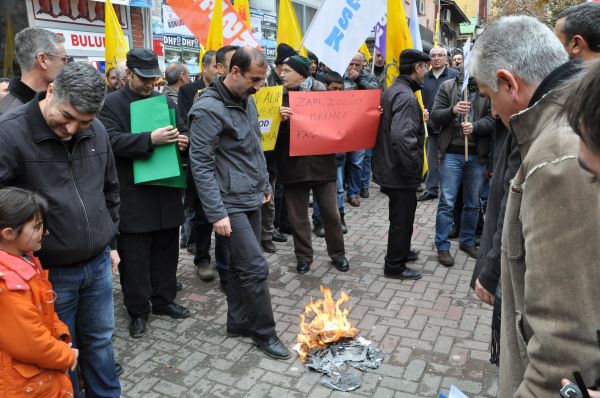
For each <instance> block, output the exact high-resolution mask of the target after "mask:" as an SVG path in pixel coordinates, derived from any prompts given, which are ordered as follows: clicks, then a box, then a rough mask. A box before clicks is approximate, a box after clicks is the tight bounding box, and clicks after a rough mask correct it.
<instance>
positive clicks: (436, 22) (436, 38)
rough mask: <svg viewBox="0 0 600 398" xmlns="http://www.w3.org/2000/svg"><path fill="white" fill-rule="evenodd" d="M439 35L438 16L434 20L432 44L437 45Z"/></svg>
mask: <svg viewBox="0 0 600 398" xmlns="http://www.w3.org/2000/svg"><path fill="white" fill-rule="evenodd" d="M439 36H440V16H439V15H438V17H437V18H436V20H435V33H434V34H433V46H434V47H437V45H438V37H439Z"/></svg>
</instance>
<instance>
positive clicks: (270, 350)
mask: <svg viewBox="0 0 600 398" xmlns="http://www.w3.org/2000/svg"><path fill="white" fill-rule="evenodd" d="M252 341H254V344H256V345H257V346H258V348H260V349H261V350H263V351H264V353H265V354H267V355H268V356H270V357H272V358H275V359H288V358H289V357H291V356H292V354H291V353H290V350H288V349H287V348H286V347H285V346H284V345H283V343H282V342H281V340H279V338H278V337H277V336H275V337H270V338H267V339H261V338H258V337H255V336H252Z"/></svg>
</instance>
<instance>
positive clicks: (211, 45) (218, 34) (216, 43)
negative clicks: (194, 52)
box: [205, 0, 223, 51]
mask: <svg viewBox="0 0 600 398" xmlns="http://www.w3.org/2000/svg"><path fill="white" fill-rule="evenodd" d="M221 47H223V0H217V1H215V8H213V13H212V18H211V19H210V27H209V28H208V38H207V39H206V46H205V48H206V50H207V51H210V50H214V51H217V50H218V49H219V48H221Z"/></svg>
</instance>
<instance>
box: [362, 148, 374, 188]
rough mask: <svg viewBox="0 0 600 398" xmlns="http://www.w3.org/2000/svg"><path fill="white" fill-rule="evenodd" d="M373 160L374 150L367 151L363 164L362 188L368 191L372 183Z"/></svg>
mask: <svg viewBox="0 0 600 398" xmlns="http://www.w3.org/2000/svg"><path fill="white" fill-rule="evenodd" d="M371 159H373V148H369V149H365V157H364V159H363V162H362V171H361V174H360V187H361V188H364V189H366V190H367V191H368V190H369V183H370V182H371Z"/></svg>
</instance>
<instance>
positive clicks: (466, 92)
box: [463, 88, 469, 162]
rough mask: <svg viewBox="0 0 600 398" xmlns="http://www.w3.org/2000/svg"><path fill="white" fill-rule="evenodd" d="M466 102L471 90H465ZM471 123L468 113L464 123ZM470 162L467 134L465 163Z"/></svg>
mask: <svg viewBox="0 0 600 398" xmlns="http://www.w3.org/2000/svg"><path fill="white" fill-rule="evenodd" d="M464 100H465V101H468V100H469V89H468V88H465V96H464ZM468 121H469V113H468V112H467V114H466V115H465V117H464V119H463V122H468ZM468 161H469V136H468V135H467V134H465V162H468Z"/></svg>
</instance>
